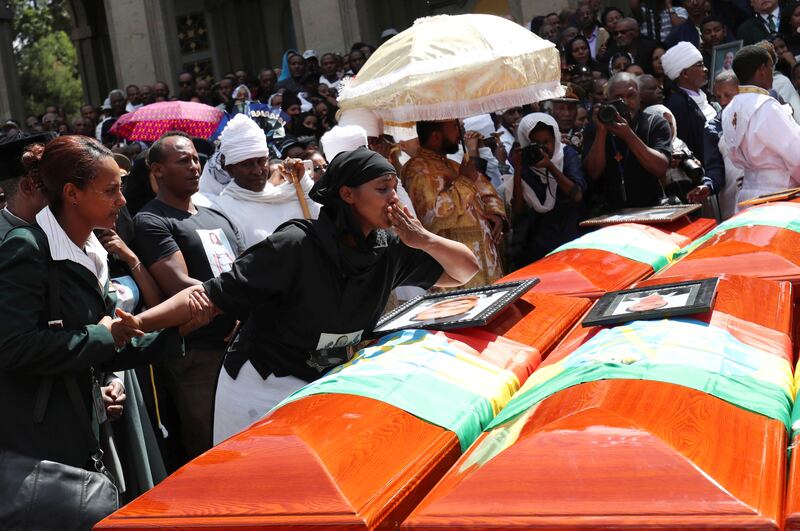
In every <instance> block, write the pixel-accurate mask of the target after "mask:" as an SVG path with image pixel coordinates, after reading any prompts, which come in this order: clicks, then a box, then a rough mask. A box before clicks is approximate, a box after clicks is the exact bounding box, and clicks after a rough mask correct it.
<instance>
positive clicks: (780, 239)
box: [653, 203, 800, 283]
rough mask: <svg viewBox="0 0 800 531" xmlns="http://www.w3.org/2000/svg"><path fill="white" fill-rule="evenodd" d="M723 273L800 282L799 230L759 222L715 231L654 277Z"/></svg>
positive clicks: (773, 205)
mask: <svg viewBox="0 0 800 531" xmlns="http://www.w3.org/2000/svg"><path fill="white" fill-rule="evenodd" d="M783 205H786V203H773V204H770V205H764V206H762V207H757V208H762V209H769V208H774V207H778V208H781V207H782V206H783ZM795 206H797V205H795ZM740 215H741V214H740ZM731 219H732V220H735V219H736V218H735V217H734V218H731ZM729 221H730V220H729ZM721 273H727V274H730V275H746V276H755V277H759V278H766V279H771V280H788V281H791V282H793V283H797V282H798V281H800V233H798V232H796V231H793V230H789V229H785V228H780V227H776V226H770V225H757V224H754V225H750V226H742V227H735V228H731V229H730V230H727V231H725V232H723V233H721V234H718V235H715V236H714V237H713V238H711V239H710V240H708V241H706V242H705V243H703V244H702V245H700V246H699V247H697V248H696V249H694V250H692V251H691V252H690V253H689V254H687V255H686V256H684V257H683V258H681V259H680V260H678V261H676V262H673V263H672V264H670V265H669V266H667V267H666V268H664V269H662V270H661V271H659V272H658V273H656V274H655V275H653V278H659V279H665V281H666V279H672V278H679V277H685V276H687V275H706V276H710V275H717V274H721Z"/></svg>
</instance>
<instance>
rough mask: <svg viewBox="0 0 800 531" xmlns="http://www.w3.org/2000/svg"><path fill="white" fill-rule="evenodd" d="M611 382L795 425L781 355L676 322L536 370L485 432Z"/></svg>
mask: <svg viewBox="0 0 800 531" xmlns="http://www.w3.org/2000/svg"><path fill="white" fill-rule="evenodd" d="M608 379H634V380H653V381H660V382H667V383H673V384H676V385H682V386H685V387H690V388H692V389H697V390H698V391H703V392H705V393H708V394H710V395H713V396H715V397H717V398H720V399H722V400H725V401H727V402H730V403H732V404H734V405H737V406H739V407H741V408H743V409H747V410H749V411H753V412H756V413H760V414H762V415H766V416H768V417H770V418H773V419H777V420H779V421H781V422H783V423H784V424H785V425H786V427H787V429H790V426H791V420H790V419H791V412H792V402H793V400H794V396H795V393H794V382H793V379H792V367H791V363H790V362H789V360H788V359H787V358H786V356H785V355H784V354H783V353H781V352H778V351H776V352H772V351H771V350H770V351H768V350H764V349H763V348H756V347H754V346H752V345H748V344H747V343H744V342H743V341H741V340H740V339H738V338H736V337H735V336H734V335H733V334H731V333H730V332H728V331H727V330H723V329H720V328H717V327H715V326H712V325H709V324H708V323H703V322H700V321H693V320H678V319H670V320H662V321H634V322H632V323H629V324H626V325H623V326H618V327H615V328H609V329H604V330H601V331H600V332H599V333H598V334H597V335H596V336H594V337H593V338H591V339H590V340H589V341H587V342H586V343H584V344H583V345H581V346H580V347H579V348H577V349H576V350H575V351H574V352H572V353H571V354H569V355H567V356H566V357H564V358H563V359H561V360H559V361H558V362H556V363H553V364H552V365H549V366H546V367H545V366H543V367H540V368H539V370H538V371H536V372H534V373H533V374H532V375H531V377H530V378H528V381H527V382H526V383H525V385H524V386H522V388H521V389H520V390H519V392H518V393H517V394H516V395H515V396H514V398H513V399H512V400H511V401H510V402H509V403H508V405H507V406H506V407H505V409H503V411H502V412H501V413H500V414H499V415H498V416H497V417H495V419H494V420H493V421H492V422H491V423H490V424H489V426H488V427H487V429H492V428H495V427H497V426H500V425H502V424H504V423H506V422H509V421H511V420H513V419H514V418H516V417H517V416H518V415H520V414H522V413H524V412H526V411H527V410H529V409H530V408H531V407H532V406H533V405H535V404H537V403H538V402H540V401H542V400H544V399H545V398H547V397H548V396H550V395H552V394H554V393H557V392H559V391H561V390H563V389H566V388H568V387H572V386H574V385H578V384H581V383H585V382H593V381H597V380H608Z"/></svg>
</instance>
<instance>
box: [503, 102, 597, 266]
mask: <svg viewBox="0 0 800 531" xmlns="http://www.w3.org/2000/svg"><path fill="white" fill-rule="evenodd" d="M517 140H518V143H519V144H518V145H516V144H515V147H514V148H513V149H512V152H511V159H512V162H513V164H514V176H513V180H512V179H511V178H508V179H507V181H506V182H505V183H504V186H503V189H504V190H503V192H504V195H505V199H506V202H507V203H510V204H511V210H512V213H513V219H514V223H513V227H514V232H513V236H512V242H511V246H510V247H511V248H510V249H509V255H510V258H511V260H512V262H513V263H512V266H513V267H516V266H523V265H527V264H529V263H530V262H532V261H534V260H538V259H539V258H541V257H543V256H545V255H546V254H547V253H549V252H550V251H552V250H553V249H555V248H557V247H558V246H559V245H561V244H563V243H566V242H568V241H570V240H572V239H574V238H576V237H577V236H578V219H579V217H580V214H581V210H580V209H581V205H582V200H583V193H584V191H585V190H586V180H585V179H584V177H583V171H582V169H581V163H580V156H579V155H578V152H577V150H575V149H574V148H573V147H572V146H569V145H566V146H565V145H564V144H563V143H562V142H561V135H560V134H559V130H558V123H557V122H556V120H555V118H553V117H552V116H550V115H549V114H545V113H532V114H529V115H527V116H525V117H524V118H523V119H522V121H520V123H519V126H518V127H517ZM509 181H511V182H509ZM512 183H513V186H510V185H511V184H512Z"/></svg>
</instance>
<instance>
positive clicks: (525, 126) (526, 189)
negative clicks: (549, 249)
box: [505, 112, 564, 214]
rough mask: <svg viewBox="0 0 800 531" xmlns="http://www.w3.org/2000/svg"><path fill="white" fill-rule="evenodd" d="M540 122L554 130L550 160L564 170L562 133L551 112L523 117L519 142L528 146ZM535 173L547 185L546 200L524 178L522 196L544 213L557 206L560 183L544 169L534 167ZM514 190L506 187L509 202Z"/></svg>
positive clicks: (519, 126) (535, 113)
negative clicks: (532, 132) (542, 199)
mask: <svg viewBox="0 0 800 531" xmlns="http://www.w3.org/2000/svg"><path fill="white" fill-rule="evenodd" d="M540 123H543V124H545V125H547V126H549V127H550V129H552V130H553V137H554V139H555V144H554V146H553V156H552V157H550V161H551V162H552V163H553V165H555V167H556V168H558V170H559V171H563V170H564V145H563V144H562V143H561V133H560V132H559V130H558V123H557V122H556V119H555V118H553V117H552V116H550V115H549V114H546V113H543V112H534V113H531V114H529V115H527V116H525V117H523V118H522V120H520V122H519V125H518V126H517V142H519V145H520V147H522V148H525V147H528V146H529V145H530V144H531V139H530V134H531V131H533V130H534V129H535V128H536V126H537V125H539V124H540ZM533 173H534V174H536V175H537V176H538V178H539V179H541V181H542V184H545V185H546V186H547V194H546V196H545V198H544V202H541V201H540V200H539V197H538V196H537V195H536V192H534V191H533V189H532V188H531V187H530V186H529V185H528V183H526V182H525V181H524V180H523V181H522V196H523V198H524V199H525V202H526V203H527V204H528V205H529V206H530V207H531V208H533V209H534V210H535V211H536V212H538V213H539V214H544V213H545V212H549V211H551V210H552V209H553V207H554V206H555V203H556V193H557V192H558V183H557V182H556V179H555V177H553V176H552V175H550V174H549V173H548V172H547V171H545V170H543V169H540V168H533ZM512 192H513V186H508V187H506V189H505V194H506V200H507V201H508V202H509V203H510V202H511V197H510V196H511V195H512Z"/></svg>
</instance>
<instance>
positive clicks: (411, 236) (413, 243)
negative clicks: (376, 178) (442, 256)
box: [387, 203, 431, 249]
mask: <svg viewBox="0 0 800 531" xmlns="http://www.w3.org/2000/svg"><path fill="white" fill-rule="evenodd" d="M387 208H388V215H389V222H390V223H391V224H392V229H393V230H394V232H395V233H396V234H397V236H398V237H399V238H400V241H402V242H403V243H404V244H406V245H408V246H409V247H413V248H415V249H421V248H422V247H423V246H424V245H425V244H426V243H428V242H429V241H430V234H431V233H430V232H428V229H426V228H425V227H423V226H422V223H420V221H419V220H418V219H417V218H415V217H414V216H413V215H412V214H411V212H409V211H408V208H407V207H405V206H403V205H402V204H400V203H393V204H391V205H389V206H388V207H387Z"/></svg>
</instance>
